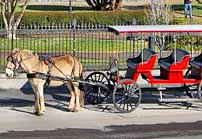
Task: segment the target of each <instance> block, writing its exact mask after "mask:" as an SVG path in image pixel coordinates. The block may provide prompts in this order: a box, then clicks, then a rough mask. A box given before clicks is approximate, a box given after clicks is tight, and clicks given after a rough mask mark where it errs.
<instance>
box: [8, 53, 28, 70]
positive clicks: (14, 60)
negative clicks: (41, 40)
mask: <svg viewBox="0 0 202 139" xmlns="http://www.w3.org/2000/svg"><path fill="white" fill-rule="evenodd" d="M30 58H31V57H27V58H25V59H22V56H21V55H18V57H13V56H12V54H11V55H9V56H8V57H7V61H8V62H11V63H12V64H13V65H14V68H10V67H8V66H6V68H7V69H10V70H12V71H13V72H15V71H16V70H17V69H18V68H19V67H20V66H21V64H22V62H23V61H25V60H27V59H30Z"/></svg>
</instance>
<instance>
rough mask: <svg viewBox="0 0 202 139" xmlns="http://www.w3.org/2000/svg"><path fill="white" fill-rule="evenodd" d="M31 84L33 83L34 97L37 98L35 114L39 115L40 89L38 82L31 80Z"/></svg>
mask: <svg viewBox="0 0 202 139" xmlns="http://www.w3.org/2000/svg"><path fill="white" fill-rule="evenodd" d="M30 84H31V87H32V89H33V91H34V99H35V111H34V114H35V115H38V113H39V110H40V103H39V93H38V89H37V87H36V84H34V81H31V80H30Z"/></svg>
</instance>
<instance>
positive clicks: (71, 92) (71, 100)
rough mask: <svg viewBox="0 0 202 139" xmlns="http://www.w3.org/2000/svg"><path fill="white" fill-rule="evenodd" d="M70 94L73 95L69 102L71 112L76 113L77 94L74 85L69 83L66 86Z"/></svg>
mask: <svg viewBox="0 0 202 139" xmlns="http://www.w3.org/2000/svg"><path fill="white" fill-rule="evenodd" d="M66 85H67V87H68V89H69V91H70V94H71V98H70V102H69V111H74V105H75V93H74V90H73V88H72V84H71V83H67V84H66Z"/></svg>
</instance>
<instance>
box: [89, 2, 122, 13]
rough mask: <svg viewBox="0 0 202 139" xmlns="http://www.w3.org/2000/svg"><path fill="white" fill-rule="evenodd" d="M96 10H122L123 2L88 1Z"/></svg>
mask: <svg viewBox="0 0 202 139" xmlns="http://www.w3.org/2000/svg"><path fill="white" fill-rule="evenodd" d="M86 2H87V3H88V5H90V6H91V7H93V9H95V10H98V11H99V10H120V9H121V7H122V2H123V0H86Z"/></svg>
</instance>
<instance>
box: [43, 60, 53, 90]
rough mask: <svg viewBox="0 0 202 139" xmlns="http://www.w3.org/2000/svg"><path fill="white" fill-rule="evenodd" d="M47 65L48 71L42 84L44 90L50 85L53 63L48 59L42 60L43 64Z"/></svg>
mask: <svg viewBox="0 0 202 139" xmlns="http://www.w3.org/2000/svg"><path fill="white" fill-rule="evenodd" d="M46 62H47V64H48V71H47V79H46V82H45V84H44V88H45V89H46V88H47V87H48V86H49V85H50V82H51V79H50V77H51V68H52V67H53V64H54V63H53V61H52V60H51V59H50V58H49V59H46V60H44V63H46Z"/></svg>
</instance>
